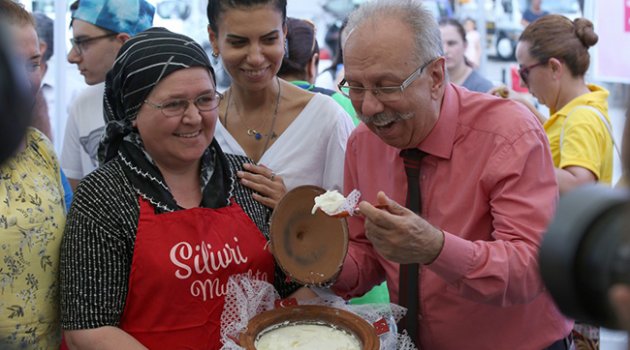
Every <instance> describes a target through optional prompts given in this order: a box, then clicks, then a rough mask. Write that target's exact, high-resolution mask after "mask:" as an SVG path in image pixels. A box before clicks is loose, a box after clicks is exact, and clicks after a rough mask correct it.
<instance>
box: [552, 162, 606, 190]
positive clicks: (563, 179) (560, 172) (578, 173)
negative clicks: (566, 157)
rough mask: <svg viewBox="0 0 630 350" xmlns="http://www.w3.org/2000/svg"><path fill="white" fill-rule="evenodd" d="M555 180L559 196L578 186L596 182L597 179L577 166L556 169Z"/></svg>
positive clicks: (586, 170)
mask: <svg viewBox="0 0 630 350" xmlns="http://www.w3.org/2000/svg"><path fill="white" fill-rule="evenodd" d="M556 178H557V179H558V186H559V188H560V194H565V193H567V192H569V191H571V190H573V189H574V188H576V187H578V186H581V185H585V184H588V183H594V182H596V181H597V177H596V176H595V174H593V172H591V171H590V170H588V169H585V168H582V167H579V166H569V167H566V168H563V169H559V168H556Z"/></svg>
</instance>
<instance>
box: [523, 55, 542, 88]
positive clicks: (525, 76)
mask: <svg viewBox="0 0 630 350" xmlns="http://www.w3.org/2000/svg"><path fill="white" fill-rule="evenodd" d="M547 62H549V60H544V61H540V62H538V63H534V64H532V65H530V66H519V68H518V75H519V76H520V77H521V81H523V84H525V85H529V73H530V72H531V70H532V69H534V68H536V67H538V66H541V65H543V64H547Z"/></svg>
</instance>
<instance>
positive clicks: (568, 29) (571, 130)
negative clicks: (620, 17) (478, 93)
mask: <svg viewBox="0 0 630 350" xmlns="http://www.w3.org/2000/svg"><path fill="white" fill-rule="evenodd" d="M597 40H598V37H597V34H595V32H594V30H593V24H592V23H591V22H590V21H589V20H587V19H585V18H577V19H575V20H574V21H571V20H569V19H568V18H566V17H564V16H560V15H547V16H544V17H541V18H540V19H538V20H536V21H535V22H533V23H532V24H530V25H529V26H528V27H527V28H526V29H525V31H523V34H522V35H521V37H520V38H519V43H518V45H517V47H516V59H517V60H518V63H519V66H520V68H519V73H520V76H521V84H522V85H524V86H527V87H528V88H529V92H530V93H531V94H532V95H534V97H536V98H537V99H538V101H539V102H540V103H542V104H544V105H546V106H547V107H549V110H550V113H551V116H550V117H549V119H547V120H546V121H545V122H544V128H545V131H546V133H547V137H548V138H549V144H550V147H551V153H552V156H553V161H554V165H555V166H556V177H557V179H558V184H559V186H560V193H561V194H562V193H565V192H567V191H569V190H571V189H573V188H575V187H576V186H579V185H582V184H586V183H591V182H596V181H599V182H603V183H607V184H610V183H611V181H612V164H613V140H612V135H611V131H612V130H611V127H610V120H609V118H608V102H607V99H608V91H606V90H605V89H603V88H602V87H599V86H597V85H592V84H587V83H586V82H585V80H584V75H585V73H586V71H587V70H588V67H589V64H590V56H589V53H588V48H589V47H591V46H593V45H595V44H596V43H597Z"/></svg>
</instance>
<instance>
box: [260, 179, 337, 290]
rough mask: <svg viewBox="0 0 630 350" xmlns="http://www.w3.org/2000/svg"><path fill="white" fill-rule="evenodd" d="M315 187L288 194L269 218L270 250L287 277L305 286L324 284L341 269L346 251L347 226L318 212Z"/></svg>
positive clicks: (301, 188)
mask: <svg viewBox="0 0 630 350" xmlns="http://www.w3.org/2000/svg"><path fill="white" fill-rule="evenodd" d="M324 192H326V191H324V189H322V188H321V187H317V186H311V185H306V186H299V187H296V188H294V189H292V190H291V191H289V192H287V193H286V194H285V195H284V197H283V198H282V200H281V201H280V202H279V203H278V205H277V206H276V208H275V209H274V211H273V214H272V215H271V223H270V231H271V232H270V239H269V241H270V248H271V252H272V253H273V255H274V257H275V258H276V262H277V263H278V265H279V266H280V268H282V270H283V271H284V272H285V274H286V275H287V276H289V277H290V278H292V279H293V280H295V281H297V282H299V283H301V284H305V285H325V284H326V283H328V282H330V281H332V280H334V278H335V276H337V274H338V273H339V271H340V270H341V266H342V265H343V260H344V258H345V256H346V253H347V251H348V224H347V222H346V220H345V219H339V218H334V217H331V216H328V215H326V214H324V212H323V211H321V210H317V211H316V212H315V214H312V213H311V209H312V208H313V204H314V203H315V197H316V196H318V195H320V194H322V193H324Z"/></svg>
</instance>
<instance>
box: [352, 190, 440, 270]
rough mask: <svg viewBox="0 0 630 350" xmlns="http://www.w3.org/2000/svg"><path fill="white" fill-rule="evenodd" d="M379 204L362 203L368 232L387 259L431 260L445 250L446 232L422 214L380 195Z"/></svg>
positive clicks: (416, 261) (366, 233) (402, 261)
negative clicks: (434, 225)
mask: <svg viewBox="0 0 630 350" xmlns="http://www.w3.org/2000/svg"><path fill="white" fill-rule="evenodd" d="M376 200H377V203H376V205H377V206H378V207H379V208H381V209H379V208H376V207H375V206H373V205H371V204H370V203H368V202H365V201H364V202H361V203H359V209H360V211H361V214H362V215H363V216H364V217H365V235H366V236H367V238H368V239H369V240H370V241H371V242H372V245H373V246H374V248H375V249H376V250H377V251H378V252H379V253H380V254H381V255H383V256H384V257H385V258H386V259H387V260H391V261H394V262H397V263H400V264H410V263H420V264H428V263H431V262H432V261H433V260H435V258H437V256H438V255H439V254H440V252H441V251H442V246H443V245H444V233H443V232H442V231H440V230H438V229H437V228H435V227H433V226H431V224H429V223H428V222H427V221H426V220H424V219H423V218H422V217H420V216H418V215H416V214H415V213H414V212H412V211H410V210H409V209H407V208H405V207H403V206H401V205H400V204H398V203H396V202H394V201H393V200H391V199H389V198H388V197H387V196H386V195H385V193H383V192H379V193H378V195H377V198H376Z"/></svg>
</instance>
